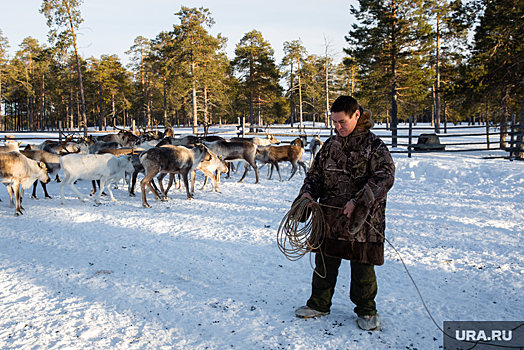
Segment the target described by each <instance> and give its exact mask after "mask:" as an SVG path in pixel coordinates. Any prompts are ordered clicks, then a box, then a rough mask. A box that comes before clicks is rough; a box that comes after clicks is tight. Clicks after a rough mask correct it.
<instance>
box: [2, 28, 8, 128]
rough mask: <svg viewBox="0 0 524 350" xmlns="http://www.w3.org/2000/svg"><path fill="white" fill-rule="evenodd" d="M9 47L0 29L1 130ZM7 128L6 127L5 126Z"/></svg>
mask: <svg viewBox="0 0 524 350" xmlns="http://www.w3.org/2000/svg"><path fill="white" fill-rule="evenodd" d="M8 49H9V40H8V39H7V37H5V36H3V32H2V30H1V29H0V130H2V125H3V118H2V108H1V107H2V83H3V82H4V80H5V79H6V75H7V63H8V61H9V58H8V55H7V50H8ZM4 130H5V128H4Z"/></svg>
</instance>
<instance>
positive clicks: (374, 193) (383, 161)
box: [354, 139, 395, 209]
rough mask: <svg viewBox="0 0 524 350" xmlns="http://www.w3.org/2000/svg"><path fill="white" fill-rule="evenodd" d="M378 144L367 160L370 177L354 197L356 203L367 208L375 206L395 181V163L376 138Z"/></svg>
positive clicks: (384, 146)
mask: <svg viewBox="0 0 524 350" xmlns="http://www.w3.org/2000/svg"><path fill="white" fill-rule="evenodd" d="M377 143H378V146H377V147H376V150H375V152H373V154H372V156H371V159H370V161H369V163H370V164H369V166H370V173H371V177H370V178H369V180H368V182H367V183H366V184H365V185H364V187H363V188H362V189H361V190H360V191H358V192H357V193H356V195H355V197H354V201H355V202H356V203H357V204H362V205H364V206H366V207H367V208H369V209H372V208H374V207H376V206H377V205H378V204H379V203H380V202H382V201H383V200H384V199H386V196H387V193H388V191H389V190H390V189H391V187H392V186H393V183H394V181H395V163H394V162H393V158H392V157H391V154H390V153H389V150H388V148H387V146H386V145H385V144H384V143H383V142H382V140H380V139H377Z"/></svg>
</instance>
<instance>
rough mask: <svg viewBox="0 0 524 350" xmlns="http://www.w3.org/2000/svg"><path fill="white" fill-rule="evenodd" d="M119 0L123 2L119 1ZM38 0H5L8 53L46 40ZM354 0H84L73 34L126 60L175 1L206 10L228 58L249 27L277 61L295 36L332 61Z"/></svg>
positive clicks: (338, 55) (2, 18) (168, 23)
mask: <svg viewBox="0 0 524 350" xmlns="http://www.w3.org/2000/svg"><path fill="white" fill-rule="evenodd" d="M123 4H125V5H123ZM41 5H42V0H17V1H12V0H11V1H5V2H4V3H3V4H2V11H0V30H2V32H3V36H4V37H7V39H8V40H9V45H10V46H11V48H10V50H9V53H10V56H11V57H12V56H13V55H14V54H15V52H16V51H17V50H18V49H19V45H20V43H21V42H22V40H23V39H24V38H26V37H29V36H31V37H33V38H35V39H37V40H38V41H39V43H40V44H44V43H47V33H48V31H49V28H48V27H47V25H46V20H45V17H44V15H42V14H40V13H39V9H40V7H41ZM350 5H353V6H355V7H357V6H358V2H357V1H356V0H350V1H348V0H345V1H343V0H328V1H318V0H301V1H298V0H286V1H277V0H264V1H251V0H247V1H239V0H234V1H233V0H221V1H218V0H200V1H189V0H186V1H183V2H179V1H167V0H149V1H137V0H127V1H125V2H121V1H111V0H109V1H108V0H106V1H103V0H85V1H84V3H83V4H82V5H81V7H80V10H81V14H82V18H83V19H84V22H83V23H82V25H81V30H80V32H79V36H78V44H79V50H80V52H81V55H82V57H84V58H88V57H91V56H94V57H95V58H100V56H101V55H104V54H116V55H118V56H119V57H120V58H121V60H122V62H124V63H127V62H128V58H127V55H126V54H125V51H127V50H129V48H130V47H131V46H132V45H133V41H134V39H135V38H136V37H138V36H143V37H146V38H148V39H154V38H155V37H156V36H157V35H158V34H159V33H160V32H162V31H169V30H171V29H172V28H173V24H179V23H180V21H179V19H178V16H175V15H174V14H175V13H176V12H178V11H179V10H180V8H181V6H186V7H197V8H200V7H204V8H208V9H209V10H210V12H211V16H212V18H213V19H214V20H215V25H214V26H213V27H212V28H211V29H210V33H211V34H213V35H216V34H218V33H221V34H222V36H224V37H226V38H228V43H227V47H226V53H227V55H228V57H229V58H233V57H234V50H235V46H236V44H237V43H238V42H239V41H240V40H241V39H242V37H243V36H244V34H246V33H248V32H250V31H251V30H253V29H255V30H258V31H260V32H261V33H262V35H263V37H264V39H265V40H266V41H268V42H269V43H270V44H271V46H272V48H273V50H274V51H275V59H276V62H277V63H280V61H281V59H282V57H283V55H284V53H283V49H282V48H283V43H284V42H285V41H292V40H297V39H300V40H302V43H303V45H304V47H305V48H306V50H307V51H308V53H309V54H317V55H324V54H325V51H326V43H327V46H328V48H329V53H330V55H331V56H333V57H334V58H335V60H337V61H338V60H341V59H342V57H343V52H342V49H343V48H344V47H346V46H347V45H346V41H345V39H344V36H345V35H347V33H348V31H349V30H350V29H351V24H352V23H353V22H354V21H355V18H354V17H353V16H352V15H351V14H350V13H349V8H350Z"/></svg>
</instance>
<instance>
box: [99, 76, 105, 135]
mask: <svg viewBox="0 0 524 350" xmlns="http://www.w3.org/2000/svg"><path fill="white" fill-rule="evenodd" d="M102 102H103V98H102V82H100V85H99V86H98V131H102V126H103V124H104V122H103V120H104V111H103V109H102V104H103V103H102Z"/></svg>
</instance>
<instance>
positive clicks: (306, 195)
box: [300, 192, 315, 208]
mask: <svg viewBox="0 0 524 350" xmlns="http://www.w3.org/2000/svg"><path fill="white" fill-rule="evenodd" d="M300 198H307V199H309V200H310V201H311V202H314V201H315V200H314V199H313V197H311V195H310V194H309V193H307V192H306V193H304V194H303V195H302V197H300ZM307 206H308V208H311V207H312V206H313V203H309V204H308V205H307Z"/></svg>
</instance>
